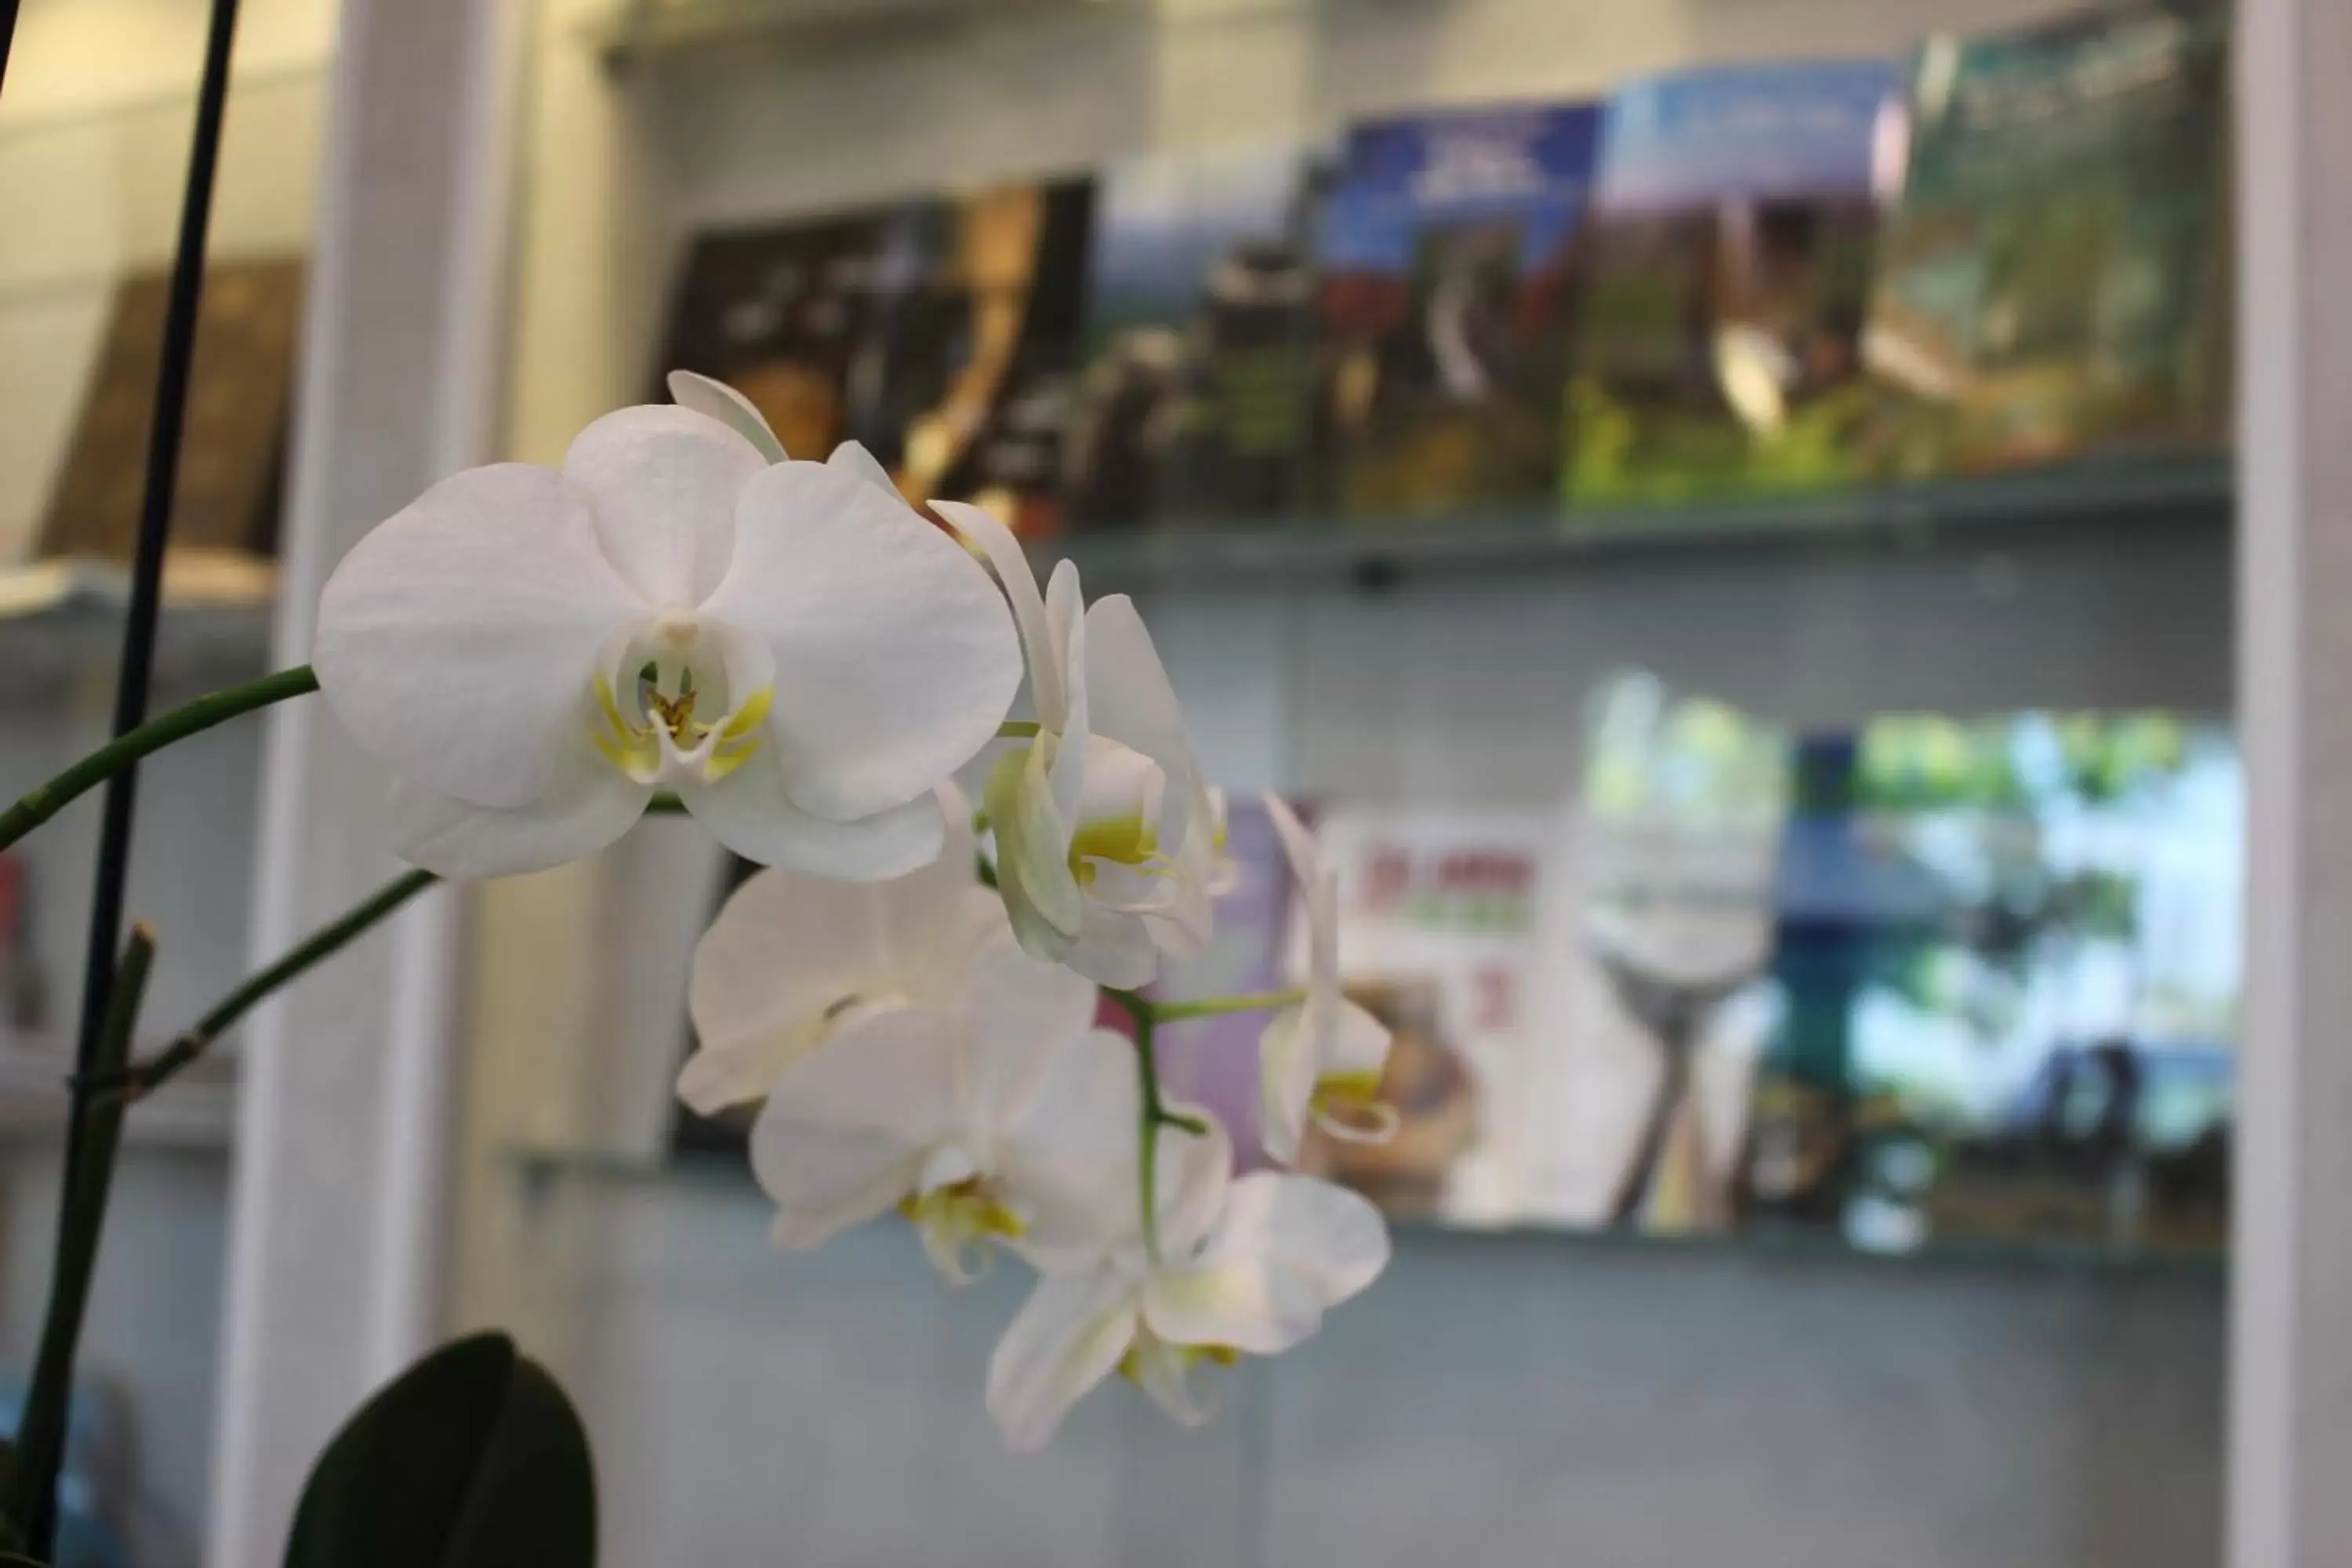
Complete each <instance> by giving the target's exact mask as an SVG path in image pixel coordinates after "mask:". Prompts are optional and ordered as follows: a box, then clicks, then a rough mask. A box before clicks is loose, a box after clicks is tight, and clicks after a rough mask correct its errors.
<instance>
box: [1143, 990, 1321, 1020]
mask: <svg viewBox="0 0 2352 1568" xmlns="http://www.w3.org/2000/svg"><path fill="white" fill-rule="evenodd" d="M1306 1000H1307V993H1306V992H1304V991H1255V992H1251V993H1249V994H1244V995H1240V996H1203V997H1201V998H1200V999H1198V1000H1197V1001H1192V1002H1147V1003H1145V1004H1144V1005H1145V1006H1147V1007H1149V1008H1150V1009H1151V1016H1152V1020H1153V1021H1154V1022H1155V1023H1160V1024H1173V1023H1176V1022H1178V1021H1179V1020H1181V1019H1184V1018H1215V1017H1220V1016H1223V1015H1224V1014H1227V1013H1271V1012H1275V1011H1276V1010H1278V1009H1280V1008H1284V1007H1296V1006H1297V1005H1299V1004H1300V1003H1301V1002H1304V1001H1306Z"/></svg>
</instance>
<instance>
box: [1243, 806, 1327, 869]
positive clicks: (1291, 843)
mask: <svg viewBox="0 0 2352 1568" xmlns="http://www.w3.org/2000/svg"><path fill="white" fill-rule="evenodd" d="M1258 799H1259V800H1260V801H1261V802H1263V803H1264V805H1265V815H1266V817H1267V819H1268V820H1270V821H1271V822H1272V823H1273V824H1274V832H1275V837H1277V838H1279V839H1281V840H1282V855H1283V858H1284V859H1286V860H1287V861H1289V862H1290V875H1291V877H1292V878H1293V879H1295V880H1296V881H1297V883H1298V885H1299V886H1300V887H1302V888H1311V887H1313V886H1314V885H1315V883H1316V881H1317V880H1318V878H1319V876H1320V874H1321V871H1322V867H1323V857H1322V852H1321V849H1320V847H1318V845H1317V844H1316V842H1315V836H1314V835H1313V834H1311V833H1309V832H1307V825H1306V824H1305V823H1303V822H1301V821H1299V820H1298V814H1297V812H1295V811H1293V810H1291V809H1290V803H1289V802H1288V801H1286V800H1284V799H1283V798H1282V797H1281V796H1280V795H1276V794H1275V793H1274V792H1273V791H1272V790H1267V791H1266V792H1265V794H1263V795H1259V796H1258Z"/></svg>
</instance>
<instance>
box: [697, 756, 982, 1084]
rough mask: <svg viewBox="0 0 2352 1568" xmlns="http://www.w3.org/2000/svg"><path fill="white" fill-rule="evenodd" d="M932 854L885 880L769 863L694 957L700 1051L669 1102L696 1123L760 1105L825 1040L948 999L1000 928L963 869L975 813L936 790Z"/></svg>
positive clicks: (969, 870)
mask: <svg viewBox="0 0 2352 1568" xmlns="http://www.w3.org/2000/svg"><path fill="white" fill-rule="evenodd" d="M940 808H941V811H942V812H943V814H944V815H945V816H946V818H947V823H948V826H947V844H946V847H945V848H944V849H943V850H941V852H940V857H939V858H938V859H936V860H934V861H932V862H931V863H930V864H929V865H928V866H925V867H923V868H920V869H919V870H915V871H910V872H908V874H907V875H906V876H903V877H898V878H893V879H890V880H888V881H882V882H839V881H835V880H832V879H827V878H823V877H811V876H807V875H805V874H803V873H802V872H798V871H786V870H781V869H776V868H770V869H768V870H764V871H761V872H760V873H759V874H757V875H756V876H754V877H752V878H751V879H750V880H749V881H747V882H745V883H744V884H743V885H742V886H741V887H740V888H738V889H736V890H735V892H734V894H733V895H732V896H731V897H730V898H729V899H728V900H727V904H726V907H725V908H723V909H721V910H719V918H718V919H717V920H716V921H713V922H711V926H710V929H709V931H705V932H704V933H703V935H702V940H701V941H700V942H698V943H697V944H696V946H695V950H694V975H693V980H692V983H691V984H689V985H688V990H687V1007H688V1012H689V1013H691V1014H692V1016H693V1018H694V1030H695V1038H696V1047H695V1052H694V1055H693V1056H691V1057H689V1058H687V1063H686V1067H685V1068H684V1070H683V1071H681V1072H680V1073H679V1074H678V1079H677V1095H678V1098H679V1099H680V1100H684V1101H685V1102H686V1103H687V1104H688V1105H689V1106H691V1107H693V1108H694V1109H695V1110H698V1111H699V1112H701V1113H702V1114H703V1115H706V1116H708V1115H710V1114H711V1113H713V1112H715V1111H718V1110H723V1109H725V1108H726V1107H728V1106H730V1105H741V1104H744V1103H746V1102H748V1101H751V1100H759V1099H761V1098H763V1097H764V1096H765V1095H766V1094H767V1092H768V1091H769V1090H770V1089H772V1088H774V1087H775V1083H776V1080H777V1079H779V1078H781V1077H782V1075H783V1072H784V1069H785V1068H789V1067H791V1066H792V1065H793V1063H794V1062H796V1061H798V1060H799V1059H800V1058H803V1057H804V1056H806V1055H807V1054H808V1053H809V1052H810V1051H812V1050H814V1049H815V1048H816V1046H817V1044H818V1043H819V1042H820V1041H822V1040H823V1039H824V1037H825V1036H826V1035H827V1034H828V1033H830V1032H831V1031H832V1030H834V1029H835V1028H836V1027H838V1026H840V1025H842V1024H843V1023H845V1022H846V1021H848V1020H849V1019H851V1018H853V1017H855V1016H857V1015H858V1014H859V1013H861V1012H863V1011H866V1010H869V1009H872V1008H875V1007H887V1006H900V1005H911V1006H918V1007H948V1006H951V1005H954V1004H955V1001H956V999H957V996H958V995H959V994H960V993H961V990H962V987H963V983H964V974H965V971H966V970H967V969H968V968H969V967H970V965H971V959H972V955H973V954H974V953H975V952H978V951H979V950H980V948H981V947H982V944H983V943H984V942H986V941H987V940H988V939H989V938H991V937H992V936H1001V935H1002V934H1003V931H1004V929H1005V921H1004V906H1003V903H1002V902H1001V901H999V900H998V899H997V896H996V895H995V894H994V893H992V892H991V891H990V890H989V889H986V888H983V887H982V886H981V885H980V882H979V880H978V879H976V877H975V876H974V874H973V861H972V838H971V826H970V824H971V814H970V812H969V811H968V810H967V808H966V807H965V805H964V802H963V797H962V796H961V795H958V794H957V793H956V792H955V791H954V789H953V788H952V786H944V785H943V786H941V790H940Z"/></svg>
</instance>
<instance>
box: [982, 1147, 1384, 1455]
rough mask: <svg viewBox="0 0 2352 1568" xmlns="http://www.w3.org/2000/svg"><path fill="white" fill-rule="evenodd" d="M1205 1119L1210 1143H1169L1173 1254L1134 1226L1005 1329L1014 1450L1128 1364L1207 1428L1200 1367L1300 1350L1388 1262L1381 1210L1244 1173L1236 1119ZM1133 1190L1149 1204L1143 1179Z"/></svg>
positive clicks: (1166, 1205) (1165, 1219) (999, 1416)
mask: <svg viewBox="0 0 2352 1568" xmlns="http://www.w3.org/2000/svg"><path fill="white" fill-rule="evenodd" d="M1188 1113H1189V1114H1193V1115H1202V1113H1201V1112H1199V1111H1197V1110H1189V1111H1188ZM1203 1120H1206V1121H1208V1125H1209V1129H1210V1131H1209V1134H1208V1136H1206V1137H1200V1136H1194V1135H1192V1134H1189V1133H1186V1132H1183V1131H1178V1130H1176V1129H1172V1128H1171V1129H1169V1130H1166V1131H1164V1132H1163V1134H1162V1136H1161V1138H1160V1158H1159V1161H1158V1167H1159V1177H1158V1181H1157V1187H1158V1191H1159V1194H1160V1201H1159V1204H1158V1205H1157V1207H1158V1225H1157V1239H1158V1242H1159V1256H1158V1258H1154V1257H1153V1256H1152V1253H1151V1251H1150V1248H1149V1247H1147V1246H1146V1244H1145V1241H1144V1238H1143V1237H1142V1235H1141V1227H1140V1226H1139V1225H1136V1224H1134V1223H1132V1222H1130V1223H1129V1225H1128V1226H1126V1228H1125V1232H1124V1234H1121V1235H1118V1236H1117V1239H1115V1240H1114V1241H1112V1242H1111V1243H1110V1244H1109V1245H1108V1246H1107V1247H1105V1248H1104V1249H1103V1250H1102V1251H1101V1252H1099V1253H1098V1254H1097V1256H1096V1258H1094V1260H1093V1262H1092V1265H1091V1266H1090V1267H1089V1268H1086V1269H1085V1270H1083V1271H1082V1272H1071V1273H1063V1274H1057V1275H1049V1276H1047V1277H1046V1278H1045V1279H1041V1280H1039V1281H1038V1283H1037V1286H1036V1288H1035V1289H1034V1291H1033V1292H1032V1293H1031V1294H1030V1297H1029V1300H1028V1302H1027V1304H1026V1305H1024V1307H1023V1308H1022V1309H1021V1311H1020V1314H1019V1315H1018V1316H1017V1317H1015V1318H1014V1319H1013V1323H1012V1326H1011V1327H1009V1328H1008V1329H1006V1330H1005V1332H1004V1338H1003V1340H1002V1341H1001V1342H999V1343H998V1344H997V1347H996V1353H995V1356H994V1357H993V1359H992V1360H991V1362H990V1363H989V1368H988V1409H989V1414H990V1415H992V1416H994V1417H995V1419H996V1424H997V1426H999V1427H1000V1428H1001V1429H1002V1430H1003V1434H1004V1437H1005V1441H1006V1442H1007V1443H1009V1444H1010V1445H1012V1447H1015V1448H1019V1449H1034V1448H1038V1447H1043V1446H1044V1445H1045V1441H1046V1440H1047V1439H1048V1438H1050V1437H1051V1436H1053V1435H1054V1431H1055V1428H1056V1427H1057V1426H1060V1425H1061V1421H1062V1417H1063V1416H1064V1415H1066V1413H1067V1412H1068V1411H1069V1409H1070V1407H1071V1406H1072V1405H1076V1403H1077V1402H1078V1400H1079V1399H1080V1398H1081V1397H1083V1396H1084V1395H1085V1394H1086V1393H1087V1391H1088V1390H1089V1389H1091V1388H1093V1387H1094V1386H1095V1384H1098V1383H1100V1382H1101V1381H1102V1380H1103V1379H1104V1378H1105V1377H1107V1376H1108V1375H1109V1374H1110V1373H1113V1372H1118V1373H1123V1374H1124V1375H1125V1376H1127V1377H1128V1378H1129V1379H1130V1380H1131V1381H1132V1382H1134V1383H1135V1384H1137V1385H1138V1386H1139V1387H1140V1388H1142V1390H1143V1391H1144V1393H1146V1394H1149V1395H1150V1397H1151V1399H1152V1401H1153V1403H1155V1404H1157V1405H1160V1408H1161V1409H1163V1410H1165V1411H1166V1412H1167V1413H1168V1414H1169V1415H1171V1416H1172V1417H1173V1418H1174V1419H1175V1420H1176V1421H1178V1422H1179V1423H1180V1424H1181V1425H1184V1426H1198V1425H1199V1424H1200V1423H1201V1422H1202V1421H1204V1420H1206V1419H1207V1418H1208V1415H1209V1407H1208V1405H1207V1404H1206V1403H1205V1402H1204V1401H1203V1400H1202V1398H1201V1397H1200V1395H1199V1394H1198V1393H1197V1391H1196V1390H1194V1388H1193V1387H1192V1379H1191V1373H1192V1368H1193V1367H1195V1366H1196V1365H1198V1364H1199V1363H1202V1362H1203V1361H1208V1362H1214V1363H1231V1362H1233V1361H1234V1360H1236V1359H1238V1358H1239V1357H1240V1356H1242V1355H1244V1354H1249V1355H1274V1354H1277V1353H1279V1352H1283V1351H1286V1350H1288V1349H1290V1348H1291V1347H1292V1346H1293V1345H1296V1344H1297V1343H1298V1342H1300V1341H1302V1340H1305V1339H1307V1337H1308V1336H1310V1335H1312V1334H1313V1333H1314V1332H1315V1331H1316V1330H1317V1329H1318V1328H1319V1327H1320V1326H1321V1325H1322V1321H1323V1314H1324V1312H1325V1311H1326V1310H1328V1309H1329V1308H1331V1307H1334V1306H1337V1305H1338V1304H1339V1302H1341V1301H1344V1300H1347V1299H1348V1298H1349V1297H1350V1296H1353V1295H1355V1294H1356V1293H1357V1292H1358V1291H1360V1290H1361V1289H1364V1288H1365V1287H1366V1286H1367V1285H1370V1283H1371V1282H1372V1281H1373V1280H1374V1279H1377V1278H1378V1277H1379V1276H1380V1272H1381V1269H1383V1268H1387V1267H1388V1261H1389V1237H1388V1227H1387V1226H1386V1225H1385V1224H1383V1223H1382V1221H1381V1215H1380V1211H1379V1210H1378V1209H1375V1208H1374V1207H1373V1206H1372V1205H1370V1204H1369V1203H1367V1202H1365V1201H1364V1199H1363V1198H1361V1197H1360V1196H1358V1195H1357V1194H1354V1193H1351V1192H1349V1191H1347V1190H1346V1189H1345V1188H1342V1187H1337V1186H1334V1185H1332V1184H1330V1183H1328V1182H1321V1181H1318V1180H1316V1179H1314V1178H1313V1177H1309V1176H1297V1175H1289V1174H1286V1173H1279V1172H1272V1171H1265V1172H1258V1173H1254V1174H1251V1175H1247V1176H1244V1177H1242V1178H1240V1179H1239V1180H1237V1181H1236V1180H1234V1178H1233V1175H1232V1158H1233V1151H1232V1147H1231V1145H1230V1143H1229V1142H1227V1140H1226V1136H1225V1133H1224V1131H1223V1129H1222V1128H1221V1127H1218V1126H1217V1125H1216V1123H1215V1121H1213V1119H1208V1118H1205V1117H1203ZM1107 1195H1108V1194H1107ZM1119 1195H1123V1196H1125V1197H1126V1199H1127V1205H1128V1207H1129V1210H1130V1212H1131V1211H1133V1209H1134V1207H1135V1205H1134V1198H1133V1192H1132V1187H1131V1185H1130V1187H1129V1189H1128V1190H1127V1192H1126V1193H1124V1194H1119Z"/></svg>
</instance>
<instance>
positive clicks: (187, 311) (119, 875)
mask: <svg viewBox="0 0 2352 1568" xmlns="http://www.w3.org/2000/svg"><path fill="white" fill-rule="evenodd" d="M0 3H5V0H0ZM235 37H236V0H213V13H212V28H211V32H210V34H209V36H208V37H206V38H205V74H204V80H203V85H202V86H201V87H200V88H199V89H197V93H196V130H195V137H194V141H193V142H192V143H191V144H190V146H189V149H188V184H187V191H186V194H185V195H184V196H183V197H182V199H181V204H180V238H179V248H178V250H177V251H176V252H175V253H174V254H173V258H172V293H171V301H170V305H169V308H168V309H167V310H166V312H165V314H164V317H163V359H162V361H161V363H159V364H158V365H157V367H156V372H155V411H154V421H153V425H152V428H151V429H150V430H149V431H148V437H147V490H146V496H145V500H144V501H143V503H142V508H141V510H140V514H139V546H138V552H137V553H136V555H134V556H133V557H132V560H131V609H130V613H129V616H127V617H126V619H125V621H124V623H123V627H122V667H121V669H120V670H119V671H117V672H116V675H115V687H114V733H115V734H116V735H117V736H121V735H127V734H129V733H130V732H131V731H133V730H136V729H137V728H139V726H140V725H141V724H142V723H143V722H144V721H146V718H147V688H148V682H149V680H150V679H151V677H152V675H153V672H154V665H155V621H156V617H157V615H158V612H159V611H160V609H161V607H162V601H163V544H164V541H165V540H166V538H167V537H168V536H169V534H170V532H171V527H172V492H173V489H174V488H175V487H176V485H177V483H178V480H179V476H180V434H181V430H182V428H183V427H184V424H185V422H186V416H187V408H188V367H189V364H190V362H191V361H193V360H194V357H195V346H196V308H197V305H198V304H199V302H200V301H201V300H202V298H203V295H204V286H205V231H206V230H207V228H209V227H210V226H211V222H212V209H213V173H214V170H215V167H216V166H217V165H218V163H219V162H220V134H221V115H222V111H223V110H224V109H226V106H227V102H228V57H229V46H230V44H231V43H232V41H234V39H235ZM138 790H139V770H138V769H137V768H136V767H131V768H125V769H124V770H123V771H122V772H121V773H116V774H115V775H114V776H113V777H112V778H110V779H109V780H107V781H106V808H105V809H106V815H105V820H104V823H103V826H101V827H100V830H99V841H98V874H97V878H96V882H95V886H94V887H93V889H92V891H91V895H90V911H89V950H88V952H87V954H86V956H85V957H84V959H83V961H82V988H81V1030H80V1034H79V1037H78V1038H77V1040H76V1042H75V1048H74V1077H75V1080H76V1088H75V1090H74V1096H73V1103H72V1107H71V1111H70V1114H69V1115H68V1119H67V1121H66V1173H67V1179H68V1185H70V1184H71V1183H72V1182H73V1181H74V1180H75V1179H77V1177H78V1174H79V1171H80V1169H81V1165H80V1155H81V1144H82V1137H83V1122H84V1121H86V1120H87V1119H88V1117H89V1098H90V1097H89V1089H88V1088H87V1080H88V1079H89V1078H90V1076H91V1058H92V1056H93V1055H94V1053H95V1052H96V1051H97V1049H98V1040H99V1035H100V1030H101V1028H102V1026H103V1024H104V1022H105V1018H106V1005H107V998H108V996H109V994H110V993H111V992H112V991H113V989H114V955H115V953H116V952H119V951H121V946H122V890H123V883H124V880H125V879H126V878H127V877H128V876H129V873H130V869H131V808H132V806H133V805H134V804H135V802H136V801H137V798H138Z"/></svg>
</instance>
